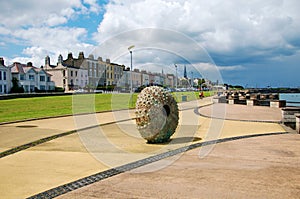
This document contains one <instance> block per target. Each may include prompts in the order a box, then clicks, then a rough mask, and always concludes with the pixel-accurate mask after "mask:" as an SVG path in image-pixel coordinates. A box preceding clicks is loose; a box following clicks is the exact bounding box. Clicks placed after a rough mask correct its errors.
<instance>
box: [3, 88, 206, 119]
mask: <svg viewBox="0 0 300 199" xmlns="http://www.w3.org/2000/svg"><path fill="white" fill-rule="evenodd" d="M172 94H173V96H174V98H175V99H176V101H177V102H181V101H182V96H183V95H185V96H187V100H188V101H191V100H195V99H198V94H199V92H176V93H172ZM137 95H138V94H137V93H134V94H133V95H132V96H131V95H130V94H80V95H66V96H53V97H52V96H51V97H32V98H17V99H9V100H0V122H10V121H17V120H25V119H32V118H42V117H51V116H62V115H68V114H74V113H76V114H79V113H92V112H100V111H110V110H119V109H126V108H128V107H129V108H134V107H135V102H136V99H137ZM204 95H205V96H210V95H211V93H210V92H205V93H204Z"/></svg>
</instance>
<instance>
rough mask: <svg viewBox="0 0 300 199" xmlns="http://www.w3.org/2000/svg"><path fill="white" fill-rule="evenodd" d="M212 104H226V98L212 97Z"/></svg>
mask: <svg viewBox="0 0 300 199" xmlns="http://www.w3.org/2000/svg"><path fill="white" fill-rule="evenodd" d="M213 103H227V99H226V96H216V97H213Z"/></svg>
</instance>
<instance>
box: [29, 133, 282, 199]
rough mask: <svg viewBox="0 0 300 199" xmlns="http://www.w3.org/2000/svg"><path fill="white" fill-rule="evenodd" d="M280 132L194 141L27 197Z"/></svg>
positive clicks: (50, 194) (65, 190)
mask: <svg viewBox="0 0 300 199" xmlns="http://www.w3.org/2000/svg"><path fill="white" fill-rule="evenodd" d="M280 134H287V133H286V132H275V133H265V134H257V135H244V136H237V137H231V138H223V139H218V140H211V141H206V142H201V143H196V144H191V145H189V146H184V147H181V148H178V149H175V150H172V151H168V152H165V153H161V154H158V155H154V156H150V157H148V158H145V159H142V160H138V161H135V162H132V163H129V164H125V165H122V166H119V167H116V168H112V169H109V170H106V171H103V172H99V173H96V174H94V175H91V176H88V177H85V178H82V179H79V180H76V181H74V182H70V183H67V184H64V185H61V186H58V187H56V188H53V189H50V190H47V191H45V192H41V193H39V194H37V195H34V196H31V197H29V198H28V199H40V198H55V197H57V196H60V195H63V194H66V193H68V192H71V191H73V190H76V189H79V188H81V187H84V186H87V185H90V184H93V183H95V182H98V181H101V180H103V179H106V178H109V177H112V176H115V175H118V174H121V173H124V172H126V171H130V170H133V169H135V168H138V167H141V166H144V165H147V164H150V163H153V162H156V161H159V160H162V159H164V158H167V157H171V156H174V155H177V154H180V153H184V152H186V151H189V150H192V149H195V148H198V147H202V146H208V145H212V144H217V143H222V142H228V141H233V140H239V139H246V138H252V137H261V136H270V135H280Z"/></svg>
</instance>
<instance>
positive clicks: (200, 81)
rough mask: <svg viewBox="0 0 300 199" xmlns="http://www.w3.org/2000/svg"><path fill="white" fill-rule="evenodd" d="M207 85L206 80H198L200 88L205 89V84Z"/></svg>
mask: <svg viewBox="0 0 300 199" xmlns="http://www.w3.org/2000/svg"><path fill="white" fill-rule="evenodd" d="M204 83H205V79H203V78H202V79H198V87H199V88H202V87H203V84H204Z"/></svg>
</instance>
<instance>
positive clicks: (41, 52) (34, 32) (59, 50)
mask: <svg viewBox="0 0 300 199" xmlns="http://www.w3.org/2000/svg"><path fill="white" fill-rule="evenodd" d="M70 32H72V34H70ZM86 34H87V31H86V30H85V29H84V28H67V27H56V28H46V27H43V28H30V29H27V30H18V31H14V32H13V33H12V35H13V36H15V37H17V38H20V39H22V40H24V41H26V43H27V44H28V46H29V47H26V48H25V49H24V50H23V54H24V55H27V56H28V57H18V58H14V59H12V60H10V61H9V62H12V61H15V60H27V61H28V60H30V59H32V62H33V63H34V64H36V65H37V66H40V65H43V64H44V58H45V56H46V55H49V56H50V57H51V59H52V60H53V62H52V63H53V64H55V63H56V61H57V57H58V55H59V54H62V55H63V56H66V55H67V53H68V52H74V53H75V54H78V53H79V52H80V51H84V52H86V53H88V52H90V51H91V50H92V48H93V46H92V45H90V44H87V43H84V42H82V41H81V39H82V38H85V37H86Z"/></svg>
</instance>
